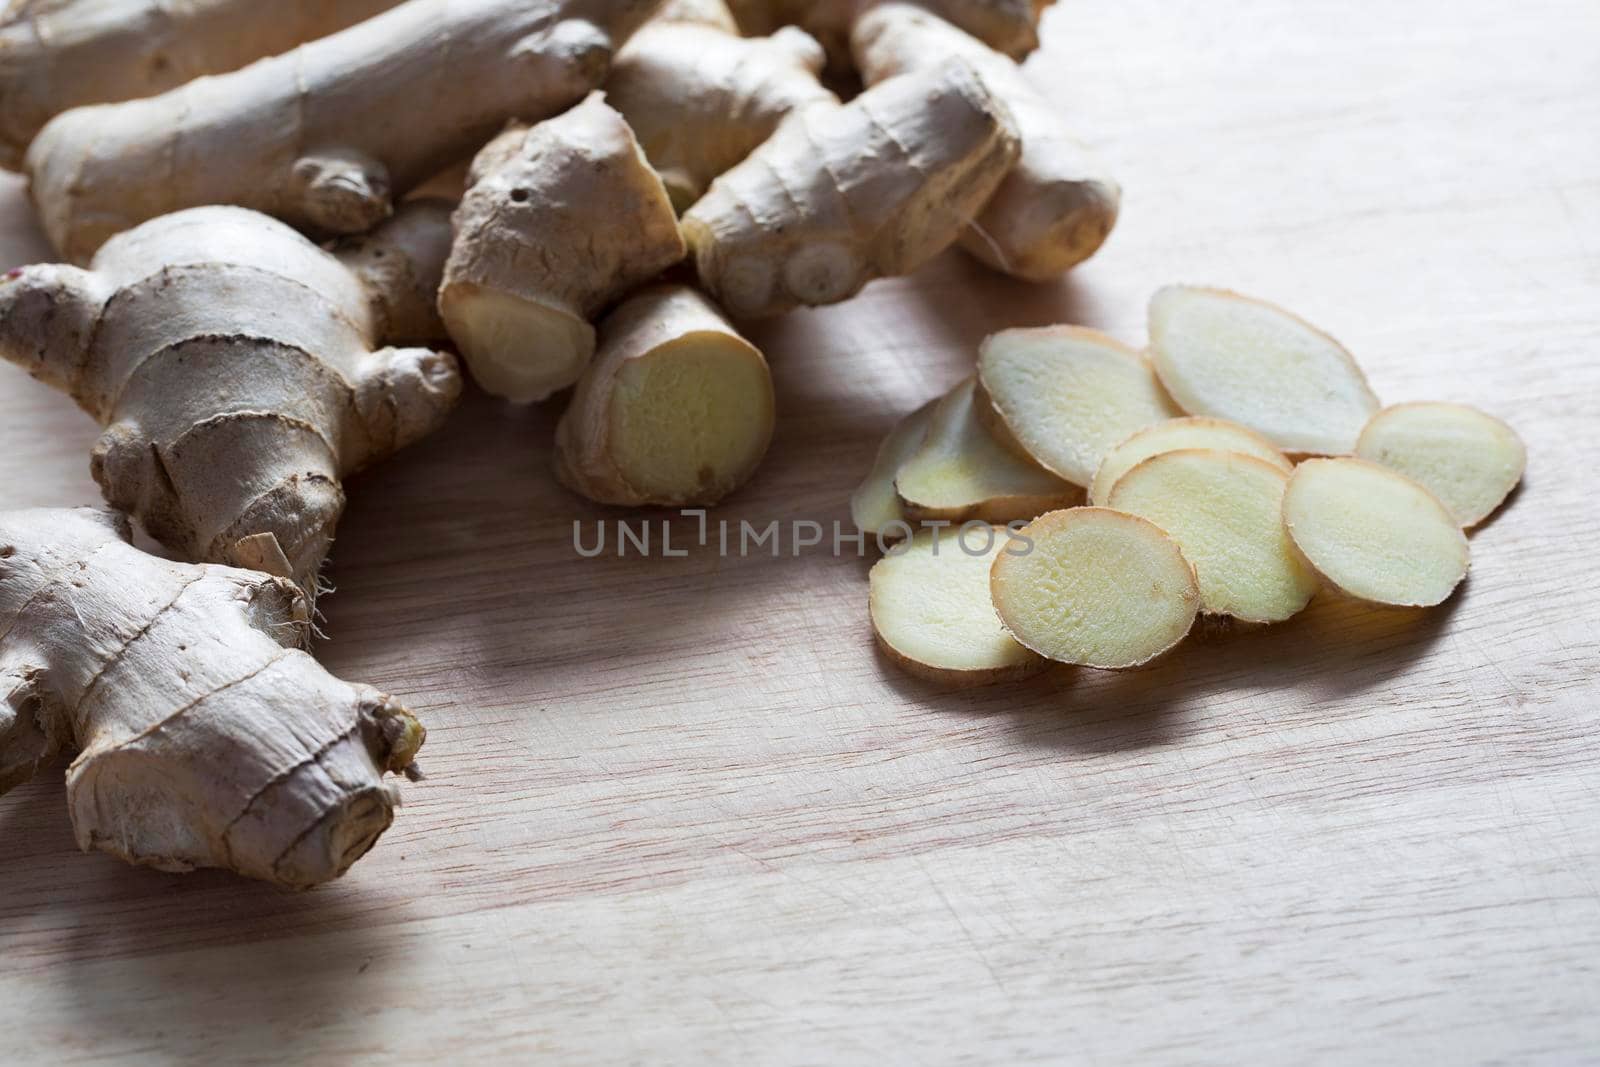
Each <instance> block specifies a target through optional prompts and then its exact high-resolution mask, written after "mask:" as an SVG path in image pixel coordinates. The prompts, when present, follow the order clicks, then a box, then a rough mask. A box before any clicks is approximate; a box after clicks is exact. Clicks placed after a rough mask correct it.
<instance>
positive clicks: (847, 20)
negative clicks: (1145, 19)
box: [728, 0, 1055, 70]
mask: <svg viewBox="0 0 1600 1067" xmlns="http://www.w3.org/2000/svg"><path fill="white" fill-rule="evenodd" d="M1053 3H1055V0H917V6H919V7H922V8H925V9H926V10H927V11H929V12H930V13H932V14H934V15H937V16H938V17H939V18H941V19H944V20H945V21H946V22H948V23H950V24H951V25H953V26H956V27H958V28H959V29H961V30H962V31H963V32H965V33H967V34H970V35H971V36H973V37H975V38H977V39H978V40H980V41H982V42H983V43H984V44H986V45H988V46H989V47H990V48H992V49H994V50H995V51H997V52H999V53H1001V54H1002V55H1005V56H1009V57H1010V58H1012V59H1014V60H1019V61H1020V60H1021V59H1022V58H1023V57H1024V56H1026V55H1027V54H1028V53H1030V52H1032V51H1033V50H1034V49H1035V48H1038V47H1039V18H1040V16H1041V15H1043V14H1044V10H1045V8H1047V7H1049V6H1050V5H1051V4H1053ZM728 6H729V7H730V8H731V9H732V11H733V14H734V17H735V18H736V19H737V20H738V22H739V26H740V28H741V29H743V30H744V32H745V33H748V34H756V35H766V34H770V33H776V32H777V31H778V29H779V28H780V27H782V26H785V25H794V26H799V27H800V28H801V29H803V30H805V31H806V32H807V33H809V34H811V36H813V37H815V38H816V39H817V40H818V41H820V42H822V45H823V47H825V48H826V49H827V51H828V56H829V61H830V64H831V65H832V66H834V67H835V68H836V69H840V70H842V69H844V68H845V67H847V66H848V64H849V59H850V30H851V27H852V25H854V24H855V22H856V21H857V19H858V18H860V17H862V16H863V13H864V12H870V11H871V10H872V8H874V7H876V6H877V0H729V5H728Z"/></svg>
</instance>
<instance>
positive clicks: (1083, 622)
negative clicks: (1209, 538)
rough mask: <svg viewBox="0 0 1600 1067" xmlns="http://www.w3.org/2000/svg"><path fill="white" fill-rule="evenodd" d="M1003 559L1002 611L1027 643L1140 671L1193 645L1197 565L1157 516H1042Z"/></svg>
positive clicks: (999, 572) (1056, 656)
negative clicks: (1189, 638) (1186, 641)
mask: <svg viewBox="0 0 1600 1067" xmlns="http://www.w3.org/2000/svg"><path fill="white" fill-rule="evenodd" d="M1016 538H1017V540H1018V541H1019V542H1020V544H1017V545H1013V546H1011V547H1009V548H1007V549H1006V550H1005V551H1003V552H1001V554H1000V555H999V556H997V557H996V558H995V561H994V566H993V568H992V570H991V572H990V580H989V591H990V593H991V594H992V595H993V597H994V607H995V611H996V612H997V613H998V614H999V616H1000V621H1001V622H1002V623H1004V624H1005V627H1006V629H1007V630H1009V631H1010V632H1011V634H1012V636H1013V637H1015V638H1016V639H1017V641H1018V642H1020V643H1021V644H1022V645H1024V646H1025V647H1027V648H1030V649H1032V650H1033V651H1035V652H1037V653H1039V654H1040V655H1042V656H1045V657H1047V658H1049V659H1053V660H1059V661H1060V662H1062V663H1075V664H1078V665H1080V666H1084V667H1099V668H1102V669H1105V670H1120V669H1124V668H1127V667H1137V666H1139V665H1141V664H1143V663H1148V662H1149V661H1150V660H1152V659H1154V658H1155V657H1157V656H1159V655H1161V653H1163V652H1166V651H1167V650H1168V649H1170V648H1172V647H1173V646H1174V645H1176V644H1177V643H1178V642H1179V641H1181V640H1183V637H1184V635H1185V634H1187V633H1188V632H1189V628H1190V627H1191V626H1193V625H1194V620H1195V615H1196V614H1197V613H1198V611H1199V608H1200V588H1199V585H1198V583H1197V582H1196V580H1195V573H1194V568H1193V567H1191V566H1190V565H1189V561H1188V560H1186V559H1185V558H1184V556H1183V552H1182V551H1181V550H1180V549H1179V548H1178V544H1177V542H1176V541H1174V540H1173V539H1172V538H1171V537H1169V536H1167V534H1166V533H1165V532H1163V531H1162V530H1161V529H1160V528H1159V527H1158V526H1156V525H1155V524H1154V523H1152V522H1150V521H1149V520H1147V519H1141V518H1139V517H1138V516H1136V515H1129V514H1126V513H1124V512H1121V511H1113V510H1111V509H1110V508H1068V509H1067V510H1065V511H1052V512H1050V513H1049V514H1048V515H1041V516H1039V518H1037V519H1035V520H1034V521H1033V522H1031V523H1029V524H1028V525H1027V526H1024V527H1022V528H1021V529H1020V530H1018V531H1017V533H1016Z"/></svg>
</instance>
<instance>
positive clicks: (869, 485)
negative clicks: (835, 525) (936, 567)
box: [850, 400, 939, 537]
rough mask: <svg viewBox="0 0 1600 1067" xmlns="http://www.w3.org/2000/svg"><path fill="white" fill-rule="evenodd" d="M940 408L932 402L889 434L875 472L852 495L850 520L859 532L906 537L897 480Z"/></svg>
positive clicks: (935, 402)
mask: <svg viewBox="0 0 1600 1067" xmlns="http://www.w3.org/2000/svg"><path fill="white" fill-rule="evenodd" d="M938 406H939V401H938V400H930V401H928V402H927V403H926V404H924V405H922V406H921V407H920V408H918V409H917V410H915V411H913V412H912V413H911V414H909V415H907V416H906V417H905V418H903V419H901V420H900V421H899V422H898V423H896V424H895V427H894V429H892V430H890V431H889V436H888V437H885V438H884V439H883V443H882V444H881V445H879V446H878V454H877V456H876V457H875V458H874V459H873V461H872V470H871V471H869V472H868V473H867V477H866V480H865V481H863V482H862V483H861V485H860V486H859V487H858V488H857V489H856V491H855V492H854V493H852V494H850V519H851V521H852V522H854V523H855V524H856V529H858V530H861V531H864V532H866V533H870V534H884V533H886V532H887V533H896V534H898V535H899V536H902V537H903V536H905V531H904V530H900V529H898V527H896V526H895V525H894V524H896V523H906V522H907V520H906V514H905V509H903V508H902V507H901V506H900V496H899V494H897V493H896V492H895V488H894V479H895V476H896V475H897V474H899V473H900V468H901V467H902V466H904V465H905V462H906V460H908V459H910V458H911V457H912V456H913V455H915V454H916V451H917V449H918V448H920V447H921V446H922V440H923V438H924V437H925V436H927V433H928V423H929V422H931V421H932V419H933V411H934V409H935V408H936V407H938ZM907 525H908V526H909V523H907Z"/></svg>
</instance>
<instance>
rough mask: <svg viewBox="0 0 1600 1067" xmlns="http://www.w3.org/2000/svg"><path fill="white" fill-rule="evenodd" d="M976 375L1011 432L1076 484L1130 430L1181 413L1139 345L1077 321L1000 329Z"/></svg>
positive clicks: (981, 352) (984, 348)
mask: <svg viewBox="0 0 1600 1067" xmlns="http://www.w3.org/2000/svg"><path fill="white" fill-rule="evenodd" d="M978 378H979V380H980V381H981V382H982V383H983V389H984V391H985V392H986V393H987V394H988V395H989V400H990V403H991V404H992V406H993V410H994V412H995V413H996V414H998V415H999V417H1000V420H1001V421H1002V422H1003V423H1004V425H1005V428H1006V429H1007V430H1009V431H1010V433H1011V436H1012V438H1014V439H1015V440H1016V442H1017V443H1018V444H1019V445H1021V447H1022V448H1023V449H1025V450H1026V451H1027V453H1028V454H1029V455H1030V456H1032V457H1033V458H1034V459H1035V460H1037V461H1038V462H1039V464H1040V465H1041V466H1043V467H1044V468H1045V469H1047V470H1050V471H1053V472H1055V473H1056V474H1058V475H1060V476H1061V477H1062V478H1065V479H1066V480H1067V481H1069V482H1071V483H1072V484H1073V485H1077V486H1083V487H1087V486H1088V485H1089V483H1090V482H1092V481H1093V480H1094V474H1095V470H1096V469H1097V468H1098V467H1099V466H1100V461H1101V460H1102V459H1103V458H1104V457H1105V455H1106V453H1108V452H1110V451H1111V449H1112V448H1113V447H1115V446H1116V445H1117V444H1118V443H1119V442H1121V441H1123V440H1126V439H1127V437H1128V436H1129V435H1130V434H1132V433H1134V432H1135V431H1136V430H1140V429H1142V428H1144V427H1146V426H1149V425H1151V424H1153V423H1157V422H1162V421H1165V420H1166V419H1170V418H1172V417H1173V416H1175V415H1177V414H1178V410H1177V409H1176V408H1175V407H1173V405H1172V401H1171V400H1169V399H1168V398H1167V395H1166V393H1164V392H1163V391H1162V389H1161V384H1160V383H1159V382H1157V381H1156V376H1155V375H1154V374H1153V373H1151V370H1150V367H1149V365H1148V364H1147V363H1145V361H1144V359H1143V358H1142V357H1141V356H1140V355H1139V353H1138V352H1135V351H1134V350H1133V349H1131V348H1129V347H1127V346H1126V345H1124V344H1122V343H1120V342H1118V341H1115V340H1113V339H1111V338H1110V337H1107V336H1106V335H1105V334H1102V333H1099V332H1097V331H1095V330H1088V329H1084V328H1082V327H1078V326H1047V327H1043V328H1039V329H1015V330H1002V331H1001V332H999V333H997V334H994V335H993V336H991V337H989V338H988V339H987V340H985V341H984V342H983V346H982V348H981V349H980V350H979V355H978Z"/></svg>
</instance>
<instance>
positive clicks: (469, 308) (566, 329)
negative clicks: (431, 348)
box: [439, 283, 595, 404]
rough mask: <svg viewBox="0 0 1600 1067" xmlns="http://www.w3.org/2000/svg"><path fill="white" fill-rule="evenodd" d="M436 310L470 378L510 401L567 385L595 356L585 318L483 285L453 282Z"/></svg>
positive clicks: (536, 396) (522, 401) (538, 397)
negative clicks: (469, 369)
mask: <svg viewBox="0 0 1600 1067" xmlns="http://www.w3.org/2000/svg"><path fill="white" fill-rule="evenodd" d="M439 313H440V316H441V317H442V318H443V319H444V321H445V325H446V327H447V328H448V329H449V331H450V336H451V337H452V338H453V339H454V340H455V342H456V344H457V345H459V346H460V347H461V353H462V355H463V356H464V357H465V358H466V361H467V366H468V367H469V368H471V370H472V377H473V378H474V379H475V380H476V381H477V382H478V384H479V385H480V386H481V387H482V388H483V389H484V391H485V392H489V393H493V394H494V395H495V396H503V397H506V398H507V399H509V400H511V401H512V402H514V403H519V404H527V403H532V402H534V401H537V400H544V399H545V398H546V397H548V396H550V394H551V393H554V392H557V391H559V390H561V389H565V388H566V387H567V386H569V385H571V384H572V383H573V382H575V381H577V380H578V377H579V376H580V375H581V374H582V373H583V370H584V368H585V367H587V366H588V365H589V359H590V357H591V356H593V355H594V345H595V331H594V327H593V326H591V325H589V323H587V322H585V321H584V320H583V319H581V318H579V317H578V316H576V315H574V314H573V313H571V312H570V311H565V310H562V309H560V308H552V307H546V306H545V305H543V304H541V303H539V302H538V301H536V300H529V299H526V298H524V297H520V296H515V295H513V294H511V293H503V292H500V291H499V290H497V289H490V288H488V287H486V286H481V285H471V284H465V283H463V284H459V285H456V286H453V287H452V288H450V289H449V290H447V291H446V292H445V293H444V294H443V295H442V296H441V297H440V301H439Z"/></svg>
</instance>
